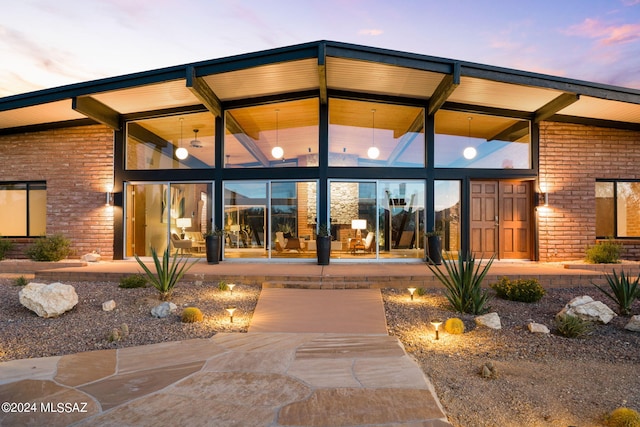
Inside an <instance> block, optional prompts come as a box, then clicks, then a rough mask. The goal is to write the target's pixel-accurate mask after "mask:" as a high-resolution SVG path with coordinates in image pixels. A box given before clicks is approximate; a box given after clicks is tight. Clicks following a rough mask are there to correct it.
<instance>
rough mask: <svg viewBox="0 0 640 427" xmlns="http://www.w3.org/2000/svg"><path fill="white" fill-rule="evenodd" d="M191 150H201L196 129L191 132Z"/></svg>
mask: <svg viewBox="0 0 640 427" xmlns="http://www.w3.org/2000/svg"><path fill="white" fill-rule="evenodd" d="M191 147H192V148H202V142H200V141H199V140H198V129H194V130H193V139H192V140H191Z"/></svg>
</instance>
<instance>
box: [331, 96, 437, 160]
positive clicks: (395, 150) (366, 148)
mask: <svg viewBox="0 0 640 427" xmlns="http://www.w3.org/2000/svg"><path fill="white" fill-rule="evenodd" d="M424 147H425V138H424V109H423V108H419V107H409V106H403V105H392V104H379V103H373V102H362V101H351V100H345V99H330V100H329V166H338V167H340V166H344V167H354V166H377V167H424V164H425V162H424V159H425V154H424V153H425V151H424Z"/></svg>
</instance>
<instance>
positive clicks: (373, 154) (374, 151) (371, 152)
mask: <svg viewBox="0 0 640 427" xmlns="http://www.w3.org/2000/svg"><path fill="white" fill-rule="evenodd" d="M367 156H369V158H370V159H377V158H378V156H380V150H378V147H376V110H371V147H369V149H368V150H367Z"/></svg>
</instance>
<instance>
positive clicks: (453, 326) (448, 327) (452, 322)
mask: <svg viewBox="0 0 640 427" xmlns="http://www.w3.org/2000/svg"><path fill="white" fill-rule="evenodd" d="M444 330H445V332H447V333H449V334H463V333H464V323H463V322H462V320H460V319H458V318H457V317H451V318H449V319H447V321H446V322H444Z"/></svg>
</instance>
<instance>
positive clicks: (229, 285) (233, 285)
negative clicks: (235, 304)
mask: <svg viewBox="0 0 640 427" xmlns="http://www.w3.org/2000/svg"><path fill="white" fill-rule="evenodd" d="M227 287H228V288H229V292H231V295H233V288H235V287H236V284H235V283H229V284H227Z"/></svg>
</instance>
